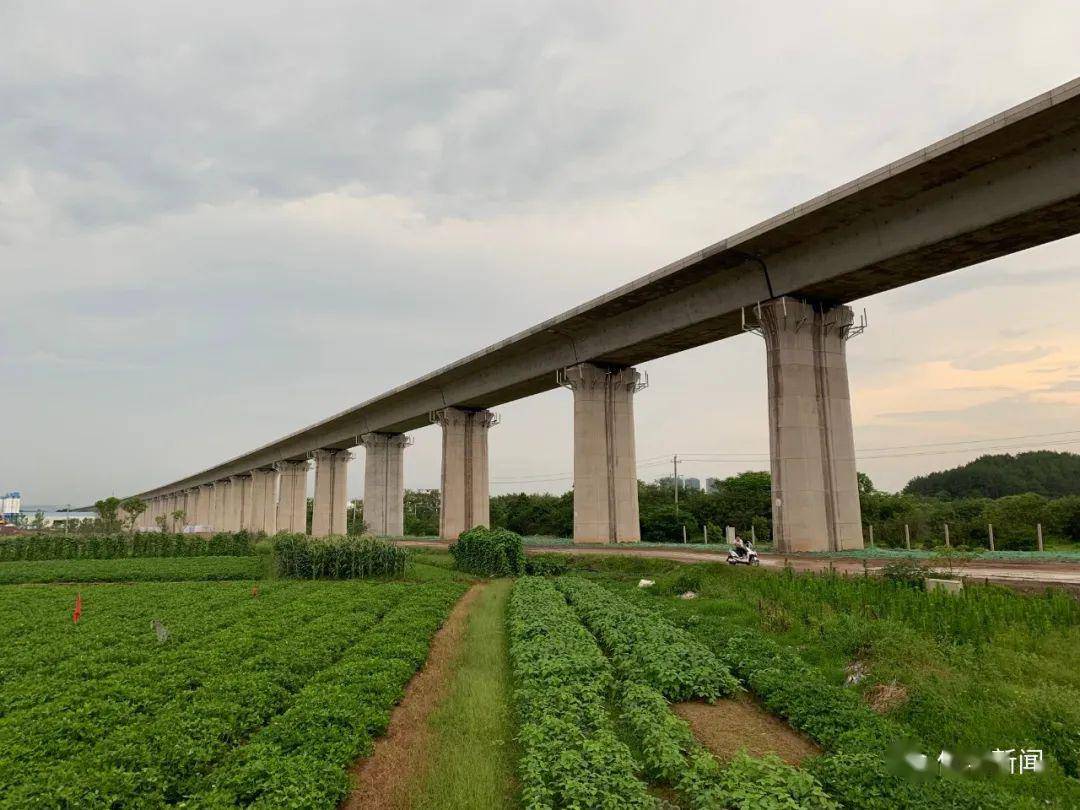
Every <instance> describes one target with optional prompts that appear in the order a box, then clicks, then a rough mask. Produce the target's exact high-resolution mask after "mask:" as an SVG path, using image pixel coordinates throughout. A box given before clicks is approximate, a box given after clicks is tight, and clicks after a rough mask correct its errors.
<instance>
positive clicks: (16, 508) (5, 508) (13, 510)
mask: <svg viewBox="0 0 1080 810" xmlns="http://www.w3.org/2000/svg"><path fill="white" fill-rule="evenodd" d="M0 504H2V505H0V515H3V516H4V518H5V519H6V520H8V521H11V522H12V523H14V522H15V521H16V520H17V519H18V517H19V515H20V514H22V493H21V492H5V493H4V495H3V498H2V499H0Z"/></svg>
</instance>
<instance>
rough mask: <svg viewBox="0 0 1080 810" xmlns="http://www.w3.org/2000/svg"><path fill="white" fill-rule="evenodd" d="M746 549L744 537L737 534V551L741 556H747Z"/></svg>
mask: <svg viewBox="0 0 1080 810" xmlns="http://www.w3.org/2000/svg"><path fill="white" fill-rule="evenodd" d="M746 550H747V549H746V543H744V542H743V539H742V538H741V537H739V535H735V553H736V554H738V555H739V556H740V557H745V556H746Z"/></svg>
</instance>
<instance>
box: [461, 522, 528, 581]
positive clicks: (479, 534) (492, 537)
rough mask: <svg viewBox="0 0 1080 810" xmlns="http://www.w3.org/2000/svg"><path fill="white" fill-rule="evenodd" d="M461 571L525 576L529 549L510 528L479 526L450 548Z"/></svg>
mask: <svg viewBox="0 0 1080 810" xmlns="http://www.w3.org/2000/svg"><path fill="white" fill-rule="evenodd" d="M450 554H451V556H453V558H454V565H455V566H456V567H457V568H458V570H460V571H466V572H468V573H470V574H479V575H480V576H486V577H505V576H520V575H521V574H523V573H525V547H524V544H523V543H522V540H521V535H519V534H515V533H514V532H511V531H507V530H506V529H488V528H486V527H484V526H476V527H475V528H472V529H469V530H468V531H467V532H462V533H461V536H460V537H458V539H457V541H456V542H455V543H454V544H453V545H451V546H450Z"/></svg>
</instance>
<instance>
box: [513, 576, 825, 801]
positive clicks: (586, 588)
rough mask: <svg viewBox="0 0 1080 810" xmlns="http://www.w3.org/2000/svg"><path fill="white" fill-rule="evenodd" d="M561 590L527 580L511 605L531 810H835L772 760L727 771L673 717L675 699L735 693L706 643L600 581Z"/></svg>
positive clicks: (742, 762)
mask: <svg viewBox="0 0 1080 810" xmlns="http://www.w3.org/2000/svg"><path fill="white" fill-rule="evenodd" d="M555 583H556V584H552V582H550V581H547V580H543V579H539V578H535V577H525V578H523V579H521V580H519V581H518V583H517V585H516V586H515V588H514V592H513V594H512V596H511V600H510V660H511V666H512V669H513V674H514V682H515V691H514V698H515V703H516V705H517V710H518V713H519V715H520V719H521V729H520V733H519V740H520V742H521V746H522V759H521V766H520V772H521V778H522V786H523V790H522V797H523V803H524V805H525V807H527V808H549V807H612V808H615V807H659V806H660V803H659V800H658V799H657V798H656V796H655V791H656V790H657V789H668V790H672V789H673V790H674V791H676V793H677V794H678V796H679V800H680V803H681V805H682V806H686V807H690V808H702V809H703V810H704V808H747V809H749V808H761V807H777V808H779V807H792V808H794V807H803V808H821V810H825V809H826V808H833V807H835V806H836V805H835V803H834V802H833V801H832V800H831V799H830V798H829V797H828V796H827V795H826V793H825V792H824V790H823V789H822V787H821V785H820V784H819V783H818V782H817V780H816V779H815V778H814V777H813V776H812V775H811V774H810V773H808V772H805V771H800V770H798V769H796V768H792V767H790V766H788V765H786V764H784V763H783V762H781V761H780V760H779V759H776V758H775V757H767V758H762V759H755V758H752V757H749V756H746V755H741V754H740V755H738V756H736V757H735V758H734V759H733V760H732V761H731V762H729V763H726V764H723V765H722V764H721V763H719V762H718V761H717V760H716V759H714V758H713V757H712V756H711V755H710V754H709V753H708V752H707V751H705V749H704V748H702V746H701V745H700V744H699V743H698V742H697V741H696V740H695V739H694V737H693V735H692V733H691V732H690V729H689V726H688V725H687V724H686V723H685V721H683V720H682V719H681V718H679V717H678V716H676V715H675V714H674V713H673V712H672V711H671V709H670V707H669V705H668V696H672V697H687V696H700V697H706V698H710V699H712V698H716V697H718V696H720V695H723V694H729V693H730V692H731V691H733V690H734V689H736V688H738V684H737V681H736V680H735V678H734V677H733V676H732V675H731V673H730V672H729V670H728V668H727V667H726V666H725V665H724V664H723V663H721V661H720V660H719V659H718V658H717V657H716V656H715V655H714V654H713V653H712V652H710V651H709V650H708V649H707V648H706V647H705V646H704V645H702V644H700V643H699V642H697V641H695V640H694V639H693V638H691V637H690V636H689V635H688V634H687V633H685V632H684V631H682V630H679V629H678V628H676V627H674V626H672V625H671V624H670V623H668V622H667V621H666V620H664V619H662V618H661V617H659V616H658V615H655V614H652V613H648V612H647V611H640V612H639V611H638V610H637V609H635V608H634V607H633V606H632V605H631V604H629V603H628V602H626V600H624V599H622V598H620V597H618V596H615V595H613V594H611V593H608V592H606V591H605V590H604V589H603V588H601V587H600V586H598V585H595V584H592V583H589V582H586V581H583V580H579V579H575V578H570V577H566V578H562V579H559V580H556V581H555ZM564 594H565V596H564ZM567 598H569V599H570V602H571V603H572V607H571V605H570V604H568V603H567ZM582 619H584V624H583V623H582ZM590 631H591V632H590ZM594 634H595V635H594ZM609 656H610V657H609ZM680 661H681V662H683V663H684V664H685V665H686V666H685V667H684V669H685V672H680V666H679V664H680Z"/></svg>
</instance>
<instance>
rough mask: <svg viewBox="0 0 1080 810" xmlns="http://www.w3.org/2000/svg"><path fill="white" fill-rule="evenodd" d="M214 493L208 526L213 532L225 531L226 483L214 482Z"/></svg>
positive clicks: (227, 486) (227, 483) (227, 485)
mask: <svg viewBox="0 0 1080 810" xmlns="http://www.w3.org/2000/svg"><path fill="white" fill-rule="evenodd" d="M213 487H214V492H213V496H212V498H213V499H212V501H211V504H210V508H211V513H210V524H211V525H212V526H213V528H214V531H215V532H223V531H225V494H226V492H227V491H228V489H229V482H228V481H215V482H214V483H213Z"/></svg>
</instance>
